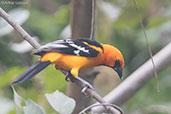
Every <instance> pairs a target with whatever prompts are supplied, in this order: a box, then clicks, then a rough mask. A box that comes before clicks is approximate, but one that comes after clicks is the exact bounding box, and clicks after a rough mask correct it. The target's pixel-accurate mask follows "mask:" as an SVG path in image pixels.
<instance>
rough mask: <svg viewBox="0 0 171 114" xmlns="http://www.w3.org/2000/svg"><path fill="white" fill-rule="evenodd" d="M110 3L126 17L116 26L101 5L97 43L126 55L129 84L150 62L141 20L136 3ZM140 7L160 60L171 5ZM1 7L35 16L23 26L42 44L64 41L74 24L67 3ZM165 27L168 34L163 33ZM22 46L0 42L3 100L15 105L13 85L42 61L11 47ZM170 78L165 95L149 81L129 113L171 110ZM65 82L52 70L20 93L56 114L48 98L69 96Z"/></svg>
mask: <svg viewBox="0 0 171 114" xmlns="http://www.w3.org/2000/svg"><path fill="white" fill-rule="evenodd" d="M51 2H52V4H53V3H55V6H54V5H51ZM97 2H99V1H97ZM100 2H102V1H100ZM105 2H108V3H110V4H111V5H114V4H115V5H117V6H118V7H119V8H120V13H119V15H118V17H117V18H116V19H115V20H110V19H109V17H108V16H107V15H106V14H105V12H104V11H102V10H101V9H100V8H99V7H101V6H100V4H98V5H97V7H98V8H97V10H98V13H97V17H96V19H97V22H96V31H97V36H98V38H97V40H98V41H100V42H103V43H108V44H112V45H114V46H116V47H118V48H119V49H120V50H121V52H122V53H123V55H124V58H125V68H124V78H126V76H128V75H129V74H130V73H132V72H133V71H134V70H135V69H137V68H138V67H139V66H140V65H142V64H143V63H144V62H145V61H146V60H147V59H148V58H149V54H148V50H147V47H146V42H145V38H144V35H143V33H142V28H141V26H140V23H139V19H138V15H139V14H138V13H137V12H136V8H135V6H134V4H133V1H124V0H108V1H107V0H105ZM47 3H49V4H47ZM137 4H138V7H139V9H140V12H141V15H142V17H143V23H144V25H145V28H146V31H147V33H149V34H147V36H148V38H149V41H150V44H151V47H152V51H153V53H154V54H155V53H156V52H158V51H159V50H160V49H161V48H162V47H164V46H165V45H166V44H167V43H168V42H170V37H168V36H167V34H169V32H170V30H171V28H170V27H171V26H170V27H169V26H163V25H164V24H166V23H168V22H170V20H171V15H168V14H169V12H171V9H170V6H171V4H170V2H169V0H162V1H160V0H143V1H142V0H137ZM0 6H1V7H2V8H3V9H5V10H6V11H9V10H11V9H14V8H17V7H22V8H25V9H27V10H29V12H30V17H29V19H28V20H27V21H26V22H25V23H24V24H23V25H22V26H23V28H24V29H25V30H26V31H27V32H28V33H30V34H31V35H32V36H37V37H38V38H39V42H40V43H41V44H44V43H47V42H50V41H54V40H58V39H61V38H60V34H61V32H62V31H63V29H64V28H65V27H66V26H67V25H68V24H69V23H70V12H71V7H70V2H69V1H67V0H52V1H49V0H43V1H42V0H37V1H34V0H30V2H29V4H27V5H22V4H21V5H8V4H2V3H0ZM51 9H55V10H51ZM49 12H50V13H49ZM161 26H162V27H164V28H161ZM20 41H22V38H21V37H18V35H17V34H16V33H15V32H13V33H10V34H8V35H6V36H2V37H0V99H1V98H8V99H10V100H13V93H12V89H11V88H10V85H9V83H10V81H11V80H12V79H14V78H15V77H17V76H18V75H19V74H21V73H22V72H24V71H25V70H26V69H27V68H28V66H29V65H31V64H32V63H34V62H35V61H36V60H37V59H38V58H37V57H35V56H33V57H31V52H27V53H24V54H20V53H16V52H14V51H12V50H11V49H10V46H9V44H10V43H11V42H20ZM25 61H28V62H25ZM170 74H171V69H170V68H169V69H166V70H164V72H162V73H159V83H160V92H159V93H157V90H156V87H157V85H156V82H157V81H156V80H155V79H153V80H151V81H149V83H148V84H146V85H145V87H144V88H143V89H142V90H141V91H140V92H138V93H137V94H136V95H135V97H133V98H132V99H130V100H129V101H128V102H127V103H126V104H125V105H124V106H123V108H124V110H125V112H133V111H134V110H138V109H141V108H144V107H146V106H150V105H153V104H163V105H167V106H169V105H170V100H171V98H170V94H171V91H170V90H171V85H170V81H171V78H170ZM64 78H65V77H64V75H63V74H62V73H61V72H59V71H57V70H56V69H55V68H54V67H53V66H52V65H51V66H49V67H48V68H46V69H45V70H44V71H43V72H41V73H40V74H38V75H37V76H36V77H34V78H33V79H31V80H29V81H27V82H26V83H23V84H16V85H15V88H16V90H17V92H18V93H19V94H20V95H21V96H22V97H24V98H26V99H28V98H30V99H33V100H34V101H35V102H37V103H38V104H40V105H42V106H43V107H44V108H45V110H46V112H47V113H48V114H50V113H54V110H53V109H52V108H51V107H50V106H49V105H48V104H47V101H46V99H45V96H44V94H45V93H52V92H53V91H55V90H56V89H58V90H60V91H62V92H66V85H67V82H66V81H65V79H64ZM14 113H15V111H13V110H12V111H11V112H9V113H8V114H14Z"/></svg>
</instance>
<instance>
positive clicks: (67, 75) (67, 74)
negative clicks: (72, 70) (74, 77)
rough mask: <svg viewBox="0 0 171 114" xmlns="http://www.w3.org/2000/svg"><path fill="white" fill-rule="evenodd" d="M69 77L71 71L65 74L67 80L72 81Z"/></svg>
mask: <svg viewBox="0 0 171 114" xmlns="http://www.w3.org/2000/svg"><path fill="white" fill-rule="evenodd" d="M69 77H70V74H69V72H67V73H66V75H65V80H66V81H67V82H70V81H71V80H70V78H69Z"/></svg>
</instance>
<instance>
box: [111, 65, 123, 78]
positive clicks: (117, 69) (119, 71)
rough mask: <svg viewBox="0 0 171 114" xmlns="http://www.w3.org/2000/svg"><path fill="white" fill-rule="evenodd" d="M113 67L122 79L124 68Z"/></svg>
mask: <svg viewBox="0 0 171 114" xmlns="http://www.w3.org/2000/svg"><path fill="white" fill-rule="evenodd" d="M113 69H114V70H115V71H116V72H117V74H118V75H119V78H120V79H122V68H121V67H114V68H113Z"/></svg>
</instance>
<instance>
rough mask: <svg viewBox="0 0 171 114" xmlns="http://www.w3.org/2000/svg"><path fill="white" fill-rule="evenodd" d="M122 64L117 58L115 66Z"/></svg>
mask: <svg viewBox="0 0 171 114" xmlns="http://www.w3.org/2000/svg"><path fill="white" fill-rule="evenodd" d="M120 66H121V64H120V61H119V60H118V59H117V60H116V61H115V67H120Z"/></svg>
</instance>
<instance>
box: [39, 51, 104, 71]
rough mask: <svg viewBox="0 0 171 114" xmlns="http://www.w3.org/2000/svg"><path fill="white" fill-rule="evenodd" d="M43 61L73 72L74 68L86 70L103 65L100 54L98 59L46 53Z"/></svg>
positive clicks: (42, 58)
mask: <svg viewBox="0 0 171 114" xmlns="http://www.w3.org/2000/svg"><path fill="white" fill-rule="evenodd" d="M40 60H41V61H50V62H51V63H52V64H54V65H55V66H56V67H57V68H59V69H63V70H71V69H72V68H78V69H80V70H85V69H88V68H91V67H94V66H97V65H99V64H101V63H102V56H101V54H99V55H98V56H97V57H82V56H75V55H66V54H61V53H57V52H49V53H46V54H45V55H44V56H43V57H41V59H40Z"/></svg>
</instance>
